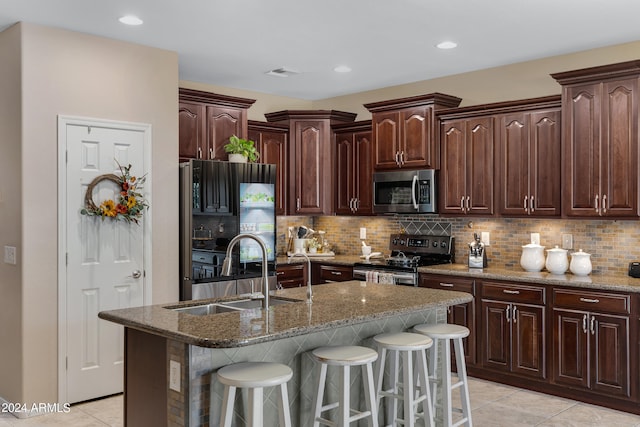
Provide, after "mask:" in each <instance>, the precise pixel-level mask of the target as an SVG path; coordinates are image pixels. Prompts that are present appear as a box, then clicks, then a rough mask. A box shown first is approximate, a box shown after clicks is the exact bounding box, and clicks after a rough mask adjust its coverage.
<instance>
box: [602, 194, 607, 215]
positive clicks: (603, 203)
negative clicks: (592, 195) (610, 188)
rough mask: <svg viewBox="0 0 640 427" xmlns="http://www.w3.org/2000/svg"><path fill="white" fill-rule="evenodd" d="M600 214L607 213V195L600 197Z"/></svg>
mask: <svg viewBox="0 0 640 427" xmlns="http://www.w3.org/2000/svg"><path fill="white" fill-rule="evenodd" d="M602 212H603V213H607V195H606V194H605V195H604V196H602Z"/></svg>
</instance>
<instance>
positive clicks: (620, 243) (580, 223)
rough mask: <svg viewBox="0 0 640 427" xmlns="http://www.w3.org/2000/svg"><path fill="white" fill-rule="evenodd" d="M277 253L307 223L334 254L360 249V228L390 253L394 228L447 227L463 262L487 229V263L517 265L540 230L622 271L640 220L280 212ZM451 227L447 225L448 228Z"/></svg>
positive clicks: (636, 245)
mask: <svg viewBox="0 0 640 427" xmlns="http://www.w3.org/2000/svg"><path fill="white" fill-rule="evenodd" d="M277 221H278V253H280V254H282V253H284V251H285V250H286V243H287V238H286V236H287V227H288V226H299V225H306V226H309V227H311V228H313V229H315V230H324V231H326V238H327V240H328V241H329V242H330V244H331V246H332V249H333V251H334V252H335V253H336V254H359V253H360V246H361V241H360V228H361V227H366V229H367V239H366V242H367V244H369V245H371V246H372V247H373V251H380V252H382V253H384V254H388V252H389V235H390V234H392V233H401V232H407V233H419V234H434V235H436V234H439V233H440V232H444V233H445V234H446V232H447V231H450V232H451V234H452V235H453V237H454V238H455V239H456V243H455V245H456V246H455V247H456V262H457V263H466V262H467V251H466V249H467V245H468V243H469V242H471V241H472V240H473V233H474V232H475V233H478V234H480V233H481V232H489V233H490V246H488V247H487V256H488V263H489V267H492V266H495V267H501V268H515V269H521V267H520V256H521V255H522V245H525V244H527V243H530V241H531V237H530V234H531V233H540V244H541V245H542V246H545V247H546V248H547V249H550V248H553V247H554V246H555V245H558V246H561V244H562V242H561V235H562V234H571V235H572V236H573V249H572V250H569V253H571V252H573V251H574V250H576V251H577V250H578V249H583V250H584V251H585V252H588V253H590V254H591V262H592V264H593V272H594V273H601V274H626V273H627V269H628V266H629V263H630V262H631V261H638V260H640V233H639V231H640V223H639V222H638V221H617V220H564V219H531V218H522V219H520V218H472V217H464V218H443V217H438V216H433V215H388V216H372V217H349V216H319V217H308V216H295V217H294V216H280V217H278V220H277ZM449 227H450V228H449Z"/></svg>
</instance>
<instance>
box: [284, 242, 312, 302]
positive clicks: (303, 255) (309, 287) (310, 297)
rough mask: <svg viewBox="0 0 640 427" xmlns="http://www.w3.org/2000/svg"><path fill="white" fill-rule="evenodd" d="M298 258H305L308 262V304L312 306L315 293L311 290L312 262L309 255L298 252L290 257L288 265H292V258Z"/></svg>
mask: <svg viewBox="0 0 640 427" xmlns="http://www.w3.org/2000/svg"><path fill="white" fill-rule="evenodd" d="M296 256H302V257H305V259H306V260H307V275H308V278H307V304H311V303H312V302H313V291H312V290H311V260H310V259H309V257H308V256H307V254H303V253H302V252H296V253H294V254H292V255H291V256H290V257H289V260H288V261H287V264H291V258H293V257H296Z"/></svg>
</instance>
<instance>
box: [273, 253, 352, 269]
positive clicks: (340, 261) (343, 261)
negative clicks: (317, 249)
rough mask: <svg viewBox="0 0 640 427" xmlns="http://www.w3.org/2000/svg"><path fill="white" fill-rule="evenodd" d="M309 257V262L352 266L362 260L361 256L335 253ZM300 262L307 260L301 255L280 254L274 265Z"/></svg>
mask: <svg viewBox="0 0 640 427" xmlns="http://www.w3.org/2000/svg"><path fill="white" fill-rule="evenodd" d="M309 259H310V260H311V262H321V263H323V264H334V265H348V266H352V265H353V264H355V263H356V262H360V261H363V258H360V257H359V256H358V255H335V256H331V257H327V256H318V255H316V256H313V255H312V256H310V257H309ZM301 262H307V260H306V259H305V257H303V256H295V257H288V256H286V255H280V256H278V257H277V258H276V265H286V264H299V263H301Z"/></svg>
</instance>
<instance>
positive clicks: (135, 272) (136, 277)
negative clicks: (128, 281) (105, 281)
mask: <svg viewBox="0 0 640 427" xmlns="http://www.w3.org/2000/svg"><path fill="white" fill-rule="evenodd" d="M140 276H142V272H141V271H140V270H133V273H131V276H129V277H133V278H134V279H139V278H140Z"/></svg>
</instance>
